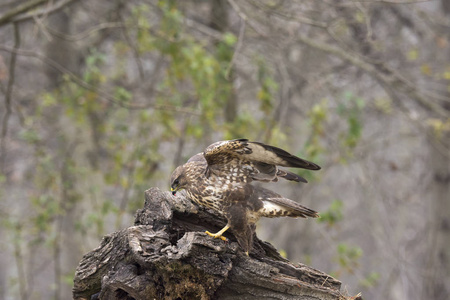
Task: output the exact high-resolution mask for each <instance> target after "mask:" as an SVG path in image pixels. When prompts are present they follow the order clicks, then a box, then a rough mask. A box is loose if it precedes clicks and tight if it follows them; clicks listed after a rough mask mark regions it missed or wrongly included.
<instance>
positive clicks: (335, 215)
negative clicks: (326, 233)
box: [317, 199, 344, 227]
mask: <svg viewBox="0 0 450 300" xmlns="http://www.w3.org/2000/svg"><path fill="white" fill-rule="evenodd" d="M343 207H344V203H343V202H342V200H339V199H336V200H333V202H331V204H330V208H329V209H328V210H326V211H324V212H321V213H320V218H319V219H317V222H319V223H326V224H327V226H329V227H331V226H333V225H335V224H337V223H338V222H340V221H342V220H343V219H344V214H343V212H342V211H343Z"/></svg>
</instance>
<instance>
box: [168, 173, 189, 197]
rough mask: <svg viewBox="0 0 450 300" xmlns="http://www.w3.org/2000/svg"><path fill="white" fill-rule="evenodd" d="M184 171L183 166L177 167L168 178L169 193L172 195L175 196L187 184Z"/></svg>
mask: <svg viewBox="0 0 450 300" xmlns="http://www.w3.org/2000/svg"><path fill="white" fill-rule="evenodd" d="M184 171H185V168H184V166H179V167H177V168H176V169H175V171H173V173H172V175H171V176H170V191H171V192H172V195H175V194H176V192H177V191H179V190H182V189H184V188H186V186H187V183H188V182H187V178H186V174H185V172H184Z"/></svg>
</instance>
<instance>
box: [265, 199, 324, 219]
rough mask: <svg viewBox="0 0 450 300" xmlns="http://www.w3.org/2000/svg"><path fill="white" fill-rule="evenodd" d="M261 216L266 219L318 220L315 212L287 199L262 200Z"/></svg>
mask: <svg viewBox="0 0 450 300" xmlns="http://www.w3.org/2000/svg"><path fill="white" fill-rule="evenodd" d="M263 204H264V207H263V208H262V209H261V210H262V213H263V214H262V215H263V216H264V217H268V218H275V217H292V218H298V217H300V218H308V217H310V218H318V217H319V215H318V213H317V212H316V211H314V210H312V209H310V208H307V207H306V206H303V205H301V204H298V203H297V202H294V201H292V200H290V199H287V198H268V199H264V200H263Z"/></svg>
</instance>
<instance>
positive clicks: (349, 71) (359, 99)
mask: <svg viewBox="0 0 450 300" xmlns="http://www.w3.org/2000/svg"><path fill="white" fill-rule="evenodd" d="M449 43H450V1H448V0H435V1H413V0H391V1H388V0H386V1H381V0H380V1H375V0H374V1H352V0H302V1H283V0H267V1H266V0H264V1H259V0H258V1H257V0H211V1H206V0H205V1H200V0H197V1H195V0H189V1H151V0H146V1H144V0H142V1H139V0H131V1H125V0H113V1H106V0H103V1H86V0H53V1H46V0H2V1H1V3H0V118H1V119H0V126H1V129H0V131H1V132H0V151H1V152H0V169H1V175H0V198H1V201H0V220H1V221H0V222H1V228H0V252H1V255H0V269H1V272H0V299H8V300H9V299H20V300H25V299H70V298H71V287H72V280H73V276H74V271H75V268H76V266H77V264H78V262H79V261H80V259H81V257H82V255H83V254H85V253H87V252H89V251H91V250H92V249H94V248H95V247H97V246H98V245H99V244H100V240H101V238H102V236H103V235H106V234H109V233H112V232H114V231H116V230H120V229H122V228H126V227H128V226H131V225H133V214H134V212H135V211H136V209H139V208H142V206H143V203H144V191H145V190H146V189H148V188H150V187H155V186H156V187H159V188H160V189H162V190H168V186H169V183H168V178H169V175H170V173H171V172H172V170H173V169H174V168H175V167H176V166H177V165H179V164H182V163H184V162H185V161H186V160H187V159H188V158H189V157H190V156H192V155H194V154H196V153H198V152H201V151H202V150H203V149H204V148H205V147H206V146H208V145H209V144H211V143H213V142H215V141H218V140H224V139H233V138H248V139H250V140H253V141H260V142H264V143H268V144H271V145H274V146H278V147H281V148H283V149H286V150H287V151H289V152H291V153H294V154H296V155H299V156H300V157H302V158H305V159H307V160H310V161H313V162H315V163H317V164H319V165H320V166H321V167H322V170H320V171H317V172H311V171H301V172H299V174H301V175H302V176H304V177H306V178H307V179H308V180H309V183H308V184H294V183H289V182H281V183H278V184H275V183H271V184H269V186H268V188H270V189H273V190H275V191H277V192H279V193H281V194H282V195H284V196H287V197H289V198H291V199H294V200H296V201H299V202H300V203H302V204H303V205H306V206H308V207H310V208H312V209H314V210H317V211H319V212H320V213H321V216H322V218H321V219H319V220H295V219H287V218H279V219H266V220H261V222H260V223H259V226H258V231H257V232H258V236H259V237H260V238H261V239H264V240H267V241H269V242H271V243H273V244H274V245H275V246H276V247H277V248H278V249H279V250H280V251H281V253H282V254H283V255H284V256H286V257H287V258H288V259H290V260H291V261H293V262H302V263H305V264H308V265H310V266H312V267H313V268H316V269H319V270H321V271H324V272H326V273H329V274H331V275H333V276H335V277H336V278H338V279H339V280H341V281H342V283H343V287H342V292H343V293H344V294H348V295H355V294H357V293H359V292H362V295H363V296H364V297H365V298H366V299H413V300H414V299H417V300H419V299H438V300H440V299H448V295H449V293H450V285H449V282H450V214H449V212H450V193H449V192H450V190H449V186H450V184H449V183H450V170H449V169H450V160H449V155H450V151H449V149H450V139H449V137H450V133H449V132H450V121H449V120H450V119H449V116H450V44H449Z"/></svg>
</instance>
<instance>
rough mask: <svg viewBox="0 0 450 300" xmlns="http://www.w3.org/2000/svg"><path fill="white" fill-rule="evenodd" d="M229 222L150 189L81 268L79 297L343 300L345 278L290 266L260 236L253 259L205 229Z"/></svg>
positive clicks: (77, 286)
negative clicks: (131, 218)
mask: <svg viewBox="0 0 450 300" xmlns="http://www.w3.org/2000/svg"><path fill="white" fill-rule="evenodd" d="M225 222H226V220H225V219H222V218H220V217H218V216H216V215H214V214H212V213H211V212H210V211H207V210H203V209H201V208H198V207H197V206H195V205H194V204H192V203H191V202H190V201H189V200H188V199H187V198H185V197H184V196H183V195H182V194H181V193H180V194H177V197H174V196H172V195H171V194H170V193H169V192H162V191H160V190H159V189H157V188H151V189H149V190H147V191H146V192H145V205H144V208H143V209H140V210H138V211H137V213H136V219H135V224H134V226H132V227H129V228H126V229H124V230H121V231H118V232H115V233H112V234H110V235H107V236H105V237H104V238H103V240H102V242H101V245H100V246H99V247H98V248H96V249H94V250H93V251H91V252H89V253H88V254H86V255H85V256H84V257H83V259H82V260H81V262H80V264H79V266H78V268H77V270H76V274H75V279H74V288H73V298H74V299H91V297H94V298H95V297H98V298H100V299H137V300H140V299H236V298H238V299H341V297H342V296H340V286H341V283H340V282H339V281H337V280H336V279H334V278H332V277H331V276H329V275H327V274H325V273H322V272H320V271H318V270H315V269H312V268H310V267H308V266H306V265H303V264H296V265H294V264H292V263H291V262H289V261H288V260H286V259H284V258H283V257H281V256H280V254H279V253H278V252H277V251H276V249H275V248H274V247H273V246H272V245H270V244H269V243H267V242H263V241H261V240H259V239H258V238H256V237H255V239H254V245H253V250H252V252H251V253H250V257H248V256H246V255H245V254H244V253H243V252H242V250H241V249H240V248H239V246H238V245H237V242H236V240H235V239H234V236H233V234H232V233H227V234H225V236H226V237H227V238H228V240H229V242H224V241H222V240H220V239H212V238H211V237H209V236H207V235H206V234H205V233H204V231H205V230H216V229H220V228H222V227H223V225H224V224H225Z"/></svg>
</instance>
